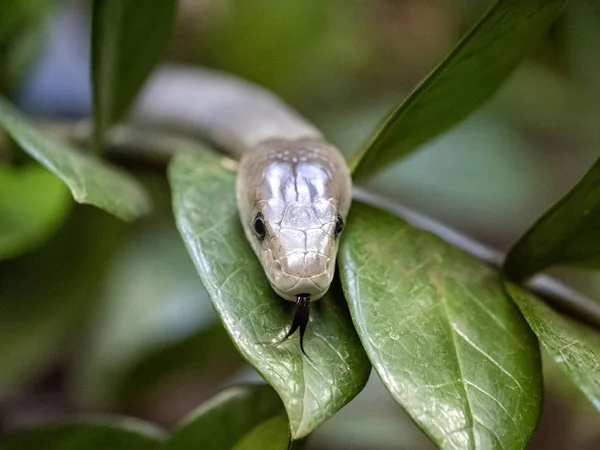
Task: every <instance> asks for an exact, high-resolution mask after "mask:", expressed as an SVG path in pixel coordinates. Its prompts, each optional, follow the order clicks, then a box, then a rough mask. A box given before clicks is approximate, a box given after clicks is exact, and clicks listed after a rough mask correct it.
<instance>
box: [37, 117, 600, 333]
mask: <svg viewBox="0 0 600 450" xmlns="http://www.w3.org/2000/svg"><path fill="white" fill-rule="evenodd" d="M43 128H44V129H45V130H46V131H48V132H51V133H53V134H55V135H57V136H58V137H61V138H62V139H64V140H67V141H69V142H72V143H74V144H82V143H85V142H87V141H88V140H89V138H90V135H91V131H92V127H91V125H90V123H89V122H82V123H78V124H46V125H43ZM106 143H107V147H106V149H105V153H104V154H105V155H106V157H107V158H109V159H111V160H112V161H114V162H116V163H119V164H124V165H127V166H134V167H144V168H150V169H153V170H156V169H158V170H161V171H163V170H165V168H166V166H167V163H168V161H169V159H170V158H171V156H173V155H174V154H175V152H177V151H178V150H180V149H181V148H182V147H183V148H185V147H190V146H191V147H193V146H196V147H197V146H199V145H202V144H199V143H197V142H195V141H192V140H190V139H188V138H181V137H178V136H172V135H168V134H162V133H156V132H154V131H148V130H144V129H141V128H135V127H131V126H117V127H114V128H113V129H112V130H111V131H110V132H109V133H108V135H107V139H106ZM203 147H204V148H206V147H205V146H203ZM223 157H224V158H226V157H225V156H223ZM353 198H355V199H356V200H360V201H362V202H364V203H367V204H369V205H372V206H376V207H378V208H381V209H383V210H386V211H388V212H390V213H392V214H394V215H396V216H398V217H400V218H402V219H404V220H406V221H407V222H409V223H410V224H412V225H414V226H415V227H417V228H422V229H424V230H428V231H431V232H432V233H434V234H436V235H438V236H439V237H440V238H442V239H444V240H445V241H446V242H448V243H450V244H452V245H454V246H456V247H458V248H460V249H462V250H464V251H465V252H467V253H470V254H472V255H473V256H475V257H477V258H478V259H480V260H482V261H484V262H485V263H487V264H490V265H492V266H494V267H496V268H497V269H498V270H502V269H501V266H502V263H503V261H504V257H505V255H504V254H502V253H501V252H499V251H497V250H494V249H492V248H490V247H488V246H486V245H484V244H482V243H480V242H477V241H475V240H473V239H471V238H469V237H467V236H465V235H464V234H462V233H460V232H458V231H456V230H454V229H452V228H449V227H447V226H446V225H444V224H442V223H440V222H437V221H436V220H434V219H432V218H430V217H427V216H425V215H423V214H421V213H418V212H415V211H412V210H410V209H408V208H406V207H404V206H401V205H399V204H397V203H395V202H393V201H391V200H388V199H386V198H384V197H381V196H379V195H376V194H373V193H372V192H369V191H366V190H364V189H362V188H359V187H355V188H354V192H353ZM526 287H527V288H529V289H530V290H531V291H532V292H534V293H535V294H537V295H538V296H540V297H542V298H543V299H544V300H546V301H547V302H548V303H549V304H550V305H552V306H553V307H554V308H555V309H556V310H558V311H560V312H563V313H565V314H567V315H570V316H572V317H574V318H576V319H578V320H580V321H581V322H584V323H586V324H588V325H590V326H592V327H595V328H599V329H600V303H599V302H596V301H594V300H592V299H590V298H588V297H586V296H585V295H583V294H581V293H579V292H577V291H575V290H574V289H572V288H570V287H569V286H567V285H565V284H564V283H561V282H560V281H558V280H556V279H555V278H551V277H549V276H547V275H538V276H535V277H533V278H532V279H531V280H530V281H529V282H527V283H526Z"/></svg>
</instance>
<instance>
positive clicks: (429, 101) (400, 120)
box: [351, 0, 566, 178]
mask: <svg viewBox="0 0 600 450" xmlns="http://www.w3.org/2000/svg"><path fill="white" fill-rule="evenodd" d="M565 3H566V0H529V1H523V0H496V1H495V2H494V3H493V4H492V5H491V7H490V8H489V9H488V10H487V11H486V12H485V13H484V14H483V16H482V17H481V18H480V19H479V21H478V22H477V23H476V24H475V25H474V26H473V27H472V28H471V30H470V31H469V32H468V33H467V34H466V35H465V36H464V37H463V38H462V39H461V40H460V42H459V43H458V44H457V45H456V46H455V47H454V49H453V50H452V51H451V52H450V54H448V56H447V57H446V58H445V59H444V60H443V61H442V62H441V63H440V64H439V65H438V66H437V67H436V68H435V69H434V70H433V71H432V72H431V73H430V74H429V76H428V77H427V78H425V79H424V80H423V81H422V82H421V83H420V84H419V86H417V87H416V88H415V90H414V91H413V92H411V94H410V95H409V96H408V97H407V98H406V99H405V100H404V101H403V102H402V103H401V104H400V105H399V106H398V108H397V109H396V110H395V111H394V112H393V113H392V114H391V115H390V116H389V117H388V118H387V120H386V121H385V123H383V125H382V126H381V127H380V128H379V130H378V131H377V132H376V133H375V134H374V135H373V136H372V137H371V138H370V140H369V141H368V143H367V144H366V145H365V146H364V147H363V148H361V149H360V150H359V151H358V152H357V154H356V157H355V158H354V159H353V161H352V163H351V169H352V172H353V174H354V177H355V178H363V177H366V176H369V175H371V174H372V173H373V172H376V171H377V170H379V169H381V168H382V167H384V166H386V165H388V164H390V163H392V162H393V161H395V160H397V159H399V158H401V157H403V156H405V155H406V154H408V153H409V152H411V151H413V150H415V149H416V148H417V147H419V146H420V145H421V144H423V143H425V142H427V141H429V140H430V139H432V138H434V137H436V136H438V135H439V134H441V133H443V132H445V131H446V130H448V129H450V128H451V127H452V126H454V125H455V124H457V123H458V122H460V121H461V120H463V119H464V118H465V117H467V116H468V115H469V114H471V113H472V112H473V111H475V110H476V109H477V108H478V107H479V106H481V105H482V104H483V103H485V102H486V101H487V100H488V99H489V98H490V97H491V96H492V95H493V94H494V93H495V92H496V90H497V89H498V87H499V86H500V85H501V84H502V82H503V81H504V80H505V79H506V78H507V77H508V75H510V74H511V72H512V71H513V70H514V69H515V68H516V67H517V66H518V64H519V63H520V62H521V60H523V58H524V57H525V56H526V55H527V54H528V53H529V51H530V49H531V47H532V46H533V44H535V42H536V41H537V40H538V38H539V37H540V36H541V35H542V34H543V33H544V32H545V31H546V29H547V28H548V27H549V26H550V24H551V23H552V22H553V21H554V20H555V19H556V18H557V17H558V15H559V14H560V12H561V11H562V8H563V6H564V5H565Z"/></svg>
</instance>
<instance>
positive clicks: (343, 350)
mask: <svg viewBox="0 0 600 450" xmlns="http://www.w3.org/2000/svg"><path fill="white" fill-rule="evenodd" d="M169 181H170V183H171V188H172V190H173V208H174V211H175V218H176V221H177V227H178V228H179V231H180V233H181V235H182V237H183V240H184V242H185V243H186V245H187V247H188V251H189V252H190V254H191V256H192V259H193V260H194V262H195V264H196V268H197V270H198V273H199V275H200V278H201V279H202V282H203V283H204V286H205V287H206V290H207V291H208V293H209V295H210V297H211V300H212V302H213V305H214V307H215V309H216V310H217V313H218V314H219V316H220V318H221V320H222V321H223V323H224V325H225V328H226V329H227V331H228V332H229V334H230V335H231V337H232V339H233V341H234V343H235V345H236V346H237V347H238V350H239V351H240V353H241V354H242V355H243V356H244V358H246V359H247V360H248V362H250V364H252V365H253V366H254V368H255V369H256V370H257V371H258V372H259V373H260V374H261V375H262V376H263V378H264V379H265V380H267V381H268V382H269V383H270V384H271V385H272V386H273V387H274V388H275V390H276V391H277V392H278V393H279V395H280V396H281V398H282V400H283V403H284V405H285V408H286V410H287V413H288V417H289V420H290V428H291V431H292V437H293V438H294V439H299V438H302V437H304V436H306V435H307V434H308V433H310V432H311V431H312V430H314V429H315V428H316V427H317V426H319V425H320V424H322V423H323V422H324V421H326V420H327V419H328V418H329V417H331V416H332V415H333V414H335V413H336V412H337V411H338V410H339V409H340V408H341V407H342V406H344V405H345V404H346V403H348V402H349V401H350V400H351V399H352V398H353V397H354V396H355V395H356V394H358V393H359V392H360V390H361V389H362V388H363V386H364V384H365V383H366V381H367V378H368V375H369V372H370V366H369V363H368V360H367V358H366V356H365V353H364V351H363V349H362V347H361V345H360V342H359V340H358V337H357V336H356V332H355V331H354V328H353V327H352V323H351V320H350V317H349V315H348V311H347V308H346V306H345V304H344V300H343V297H342V296H341V294H340V293H339V291H338V290H336V289H335V288H332V289H331V290H330V291H331V292H330V293H329V294H328V295H327V296H326V297H325V298H323V300H320V301H319V302H317V303H315V305H314V307H312V309H311V320H310V323H309V325H308V329H307V335H306V338H305V344H304V345H305V348H306V350H307V353H308V354H309V356H310V358H311V360H308V359H307V358H305V357H303V355H302V353H301V352H300V348H299V343H298V337H297V336H294V337H293V338H292V339H289V340H287V341H286V342H284V343H282V344H280V345H272V344H273V343H274V342H276V341H278V340H281V338H282V337H283V335H284V333H285V330H287V329H288V327H289V325H290V322H291V317H292V309H291V308H290V307H291V306H292V304H291V303H290V302H286V301H284V300H282V299H281V298H279V297H278V296H277V295H276V294H275V293H274V292H273V290H272V289H271V286H270V285H269V283H268V281H267V278H266V276H265V274H264V272H263V270H262V268H261V266H260V263H259V262H258V260H257V259H256V257H255V255H254V253H253V252H252V250H251V248H250V245H249V244H248V242H247V241H246V238H245V236H244V234H243V231H242V227H241V224H240V220H239V217H238V213H237V208H236V201H235V175H234V174H233V173H232V172H229V171H227V170H225V169H224V168H223V167H222V166H221V165H220V164H219V160H218V159H217V158H215V157H214V156H210V155H206V154H205V153H202V152H201V151H198V150H196V151H195V152H192V151H189V152H180V153H178V154H177V155H176V156H175V157H174V159H173V160H172V162H171V164H170V166H169Z"/></svg>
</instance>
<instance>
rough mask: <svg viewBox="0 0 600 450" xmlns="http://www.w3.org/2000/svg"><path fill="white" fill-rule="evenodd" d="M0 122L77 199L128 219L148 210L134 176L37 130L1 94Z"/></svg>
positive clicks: (146, 199)
mask: <svg viewBox="0 0 600 450" xmlns="http://www.w3.org/2000/svg"><path fill="white" fill-rule="evenodd" d="M0 126H1V127H3V128H4V129H5V131H6V132H7V133H8V134H10V135H11V136H12V138H13V139H14V140H15V141H17V143H18V144H19V145H20V146H21V147H22V148H23V150H25V151H26V152H27V153H28V154H29V155H31V156H32V157H33V158H35V159H36V160H37V161H39V162H40V163H41V164H42V165H43V166H45V167H47V168H48V169H49V170H50V171H51V172H53V173H54V174H55V175H56V176H57V177H59V178H60V179H61V180H63V181H64V183H65V184H66V185H67V186H69V189H71V193H72V194H73V198H74V199H75V201H76V202H78V203H87V204H90V205H95V206H97V207H98V208H101V209H103V210H105V211H108V212H109V213H111V214H114V215H115V216H117V217H119V218H121V219H123V220H128V221H129V220H133V219H136V218H138V217H140V216H142V215H144V214H147V213H148V212H149V209H150V199H149V198H148V196H147V194H146V192H145V191H144V189H143V188H142V186H141V185H140V184H139V183H138V182H137V181H136V180H135V179H133V178H131V177H129V176H128V175H127V174H125V173H123V172H121V171H120V170H118V169H116V168H113V167H110V166H108V165H107V164H105V163H103V162H101V161H99V160H97V159H94V158H92V157H90V156H88V155H85V154H82V153H79V152H77V151H76V150H75V149H73V148H70V147H68V146H66V145H64V144H60V143H58V142H55V141H53V140H52V139H51V138H49V137H47V136H43V135H42V134H40V133H38V132H37V131H36V130H35V128H34V127H33V125H31V124H30V123H29V122H28V121H27V120H26V119H25V118H24V117H22V116H21V114H20V113H19V112H18V111H17V110H16V109H15V108H14V107H13V106H12V105H11V104H10V103H8V102H7V101H6V100H4V99H2V98H0Z"/></svg>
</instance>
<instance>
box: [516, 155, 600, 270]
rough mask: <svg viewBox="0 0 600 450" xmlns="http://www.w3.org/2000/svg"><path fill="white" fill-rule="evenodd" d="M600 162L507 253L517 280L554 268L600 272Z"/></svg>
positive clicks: (599, 160)
mask: <svg viewBox="0 0 600 450" xmlns="http://www.w3.org/2000/svg"><path fill="white" fill-rule="evenodd" d="M599 230H600V159H598V160H597V161H596V162H595V163H594V165H593V166H592V167H591V169H590V170H589V171H588V173H586V174H585V176H584V177H583V178H582V179H581V180H580V181H579V183H577V184H576V185H575V187H573V189H571V191H569V193H568V194H567V195H565V196H564V197H563V198H561V199H560V200H559V201H558V203H556V204H555V205H554V206H553V207H552V208H550V209H549V210H548V211H546V213H544V215H543V216H542V217H540V218H539V219H538V220H537V222H535V223H534V224H533V226H532V227H531V228H530V229H529V230H527V232H526V233H525V234H524V235H523V237H521V239H519V241H518V242H517V243H516V244H515V245H514V247H513V248H512V249H511V250H510V252H509V253H508V256H507V257H506V262H505V269H506V272H507V273H508V275H509V276H510V277H511V278H513V279H516V280H520V279H523V278H527V277H528V276H530V275H533V274H534V273H536V272H539V271H541V270H544V269H547V268H548V267H551V266H554V265H561V266H583V267H592V268H596V269H598V268H600V232H599Z"/></svg>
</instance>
